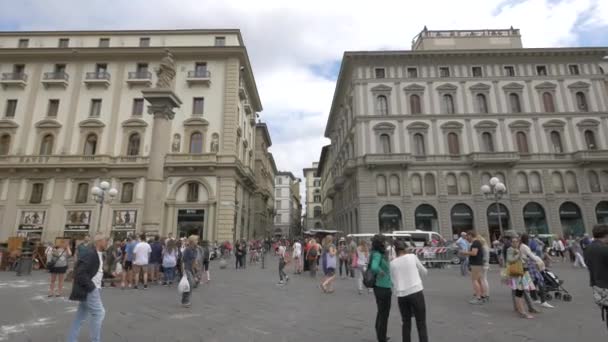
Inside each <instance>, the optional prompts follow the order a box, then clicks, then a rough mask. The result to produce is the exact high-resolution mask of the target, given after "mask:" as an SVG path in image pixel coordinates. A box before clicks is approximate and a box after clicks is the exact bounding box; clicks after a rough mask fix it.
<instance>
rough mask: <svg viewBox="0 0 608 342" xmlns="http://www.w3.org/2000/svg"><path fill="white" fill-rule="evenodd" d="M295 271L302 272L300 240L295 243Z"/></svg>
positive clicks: (296, 272)
mask: <svg viewBox="0 0 608 342" xmlns="http://www.w3.org/2000/svg"><path fill="white" fill-rule="evenodd" d="M293 271H294V273H295V274H300V273H302V244H301V243H300V241H298V240H296V242H294V244H293Z"/></svg>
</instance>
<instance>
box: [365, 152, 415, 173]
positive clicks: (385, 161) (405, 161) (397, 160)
mask: <svg viewBox="0 0 608 342" xmlns="http://www.w3.org/2000/svg"><path fill="white" fill-rule="evenodd" d="M411 162H412V156H411V155H410V154H409V153H390V154H366V155H365V157H364V163H365V165H366V166H367V167H368V168H370V169H372V168H374V167H376V166H401V167H403V168H406V167H407V166H408V165H409V164H410V163H411Z"/></svg>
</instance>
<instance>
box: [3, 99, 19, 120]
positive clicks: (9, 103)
mask: <svg viewBox="0 0 608 342" xmlns="http://www.w3.org/2000/svg"><path fill="white" fill-rule="evenodd" d="M15 112H17V100H15V99H11V100H6V109H5V110H4V116H5V117H7V118H14V117H15Z"/></svg>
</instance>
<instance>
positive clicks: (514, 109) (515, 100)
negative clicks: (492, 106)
mask: <svg viewBox="0 0 608 342" xmlns="http://www.w3.org/2000/svg"><path fill="white" fill-rule="evenodd" d="M509 104H510V105H511V113H521V102H520V101H519V95H517V94H515V93H511V94H509Z"/></svg>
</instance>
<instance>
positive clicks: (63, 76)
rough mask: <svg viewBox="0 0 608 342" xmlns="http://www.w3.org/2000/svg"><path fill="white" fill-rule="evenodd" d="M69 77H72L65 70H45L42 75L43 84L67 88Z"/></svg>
mask: <svg viewBox="0 0 608 342" xmlns="http://www.w3.org/2000/svg"><path fill="white" fill-rule="evenodd" d="M69 79H70V77H69V75H68V74H67V73H66V72H65V71H58V72H57V71H54V72H45V73H44V75H43V77H42V84H43V85H44V87H45V88H49V87H53V86H59V87H63V88H66V87H67V86H68V80H69Z"/></svg>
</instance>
